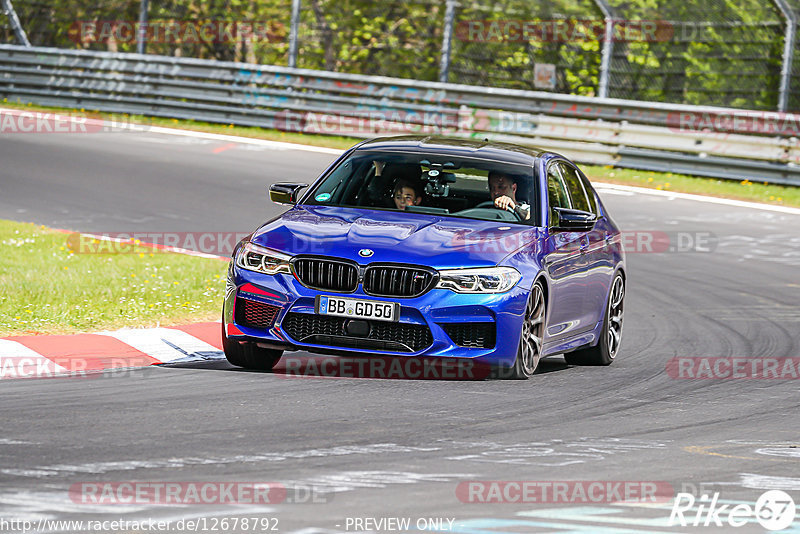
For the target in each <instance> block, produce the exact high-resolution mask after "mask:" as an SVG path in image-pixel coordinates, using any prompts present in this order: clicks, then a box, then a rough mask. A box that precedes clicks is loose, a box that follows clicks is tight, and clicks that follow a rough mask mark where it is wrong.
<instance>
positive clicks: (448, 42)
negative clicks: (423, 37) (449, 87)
mask: <svg viewBox="0 0 800 534" xmlns="http://www.w3.org/2000/svg"><path fill="white" fill-rule="evenodd" d="M455 18H456V0H447V8H446V9H445V12H444V34H443V35H442V60H441V63H440V64H439V81H440V82H442V83H447V77H448V76H449V74H450V51H451V48H452V42H453V24H454V22H455Z"/></svg>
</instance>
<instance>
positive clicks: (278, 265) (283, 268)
mask: <svg viewBox="0 0 800 534" xmlns="http://www.w3.org/2000/svg"><path fill="white" fill-rule="evenodd" d="M290 259H291V256H287V255H286V254H281V253H280V252H276V251H274V250H270V249H268V248H264V247H259V246H258V245H254V244H253V243H246V244H245V245H244V246H243V247H242V248H240V249H239V252H237V253H236V265H237V266H239V267H241V268H242V269H247V270H248V271H256V272H259V273H264V274H278V273H286V274H292V268H291V267H290V266H289V260H290Z"/></svg>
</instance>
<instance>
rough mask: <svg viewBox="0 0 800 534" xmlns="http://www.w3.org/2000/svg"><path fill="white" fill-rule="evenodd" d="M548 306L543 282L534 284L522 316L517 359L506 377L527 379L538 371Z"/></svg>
mask: <svg viewBox="0 0 800 534" xmlns="http://www.w3.org/2000/svg"><path fill="white" fill-rule="evenodd" d="M546 309H547V306H546V303H545V299H544V289H543V287H542V283H541V282H539V281H537V282H536V283H535V284H533V288H532V289H531V292H530V295H528V304H527V305H526V306H525V316H524V317H523V318H522V331H521V332H520V336H519V347H518V348H517V359H516V360H515V361H514V365H513V366H512V367H511V369H508V375H507V376H506V378H512V379H515V380H526V379H528V378H530V376H531V375H533V373H534V372H535V371H536V368H537V367H538V366H539V360H541V358H542V339H543V338H544V321H545V312H546Z"/></svg>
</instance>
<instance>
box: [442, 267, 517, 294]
mask: <svg viewBox="0 0 800 534" xmlns="http://www.w3.org/2000/svg"><path fill="white" fill-rule="evenodd" d="M520 278H522V275H521V274H519V271H517V270H516V269H514V268H512V267H487V268H480V269H449V270H447V271H439V283H438V284H437V285H436V287H437V288H440V289H450V290H451V291H455V292H456V293H505V292H506V291H508V290H509V289H511V288H512V287H514V285H515V284H516V283H517V282H519V279H520Z"/></svg>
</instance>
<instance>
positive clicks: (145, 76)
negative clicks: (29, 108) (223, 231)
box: [0, 45, 800, 185]
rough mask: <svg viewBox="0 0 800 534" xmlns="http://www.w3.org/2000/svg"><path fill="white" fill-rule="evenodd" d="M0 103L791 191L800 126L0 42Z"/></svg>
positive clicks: (796, 181) (749, 115) (745, 116)
mask: <svg viewBox="0 0 800 534" xmlns="http://www.w3.org/2000/svg"><path fill="white" fill-rule="evenodd" d="M0 98H8V99H10V100H14V101H21V102H32V103H36V104H40V105H50V106H63V107H70V108H84V109H90V110H100V111H108V112H116V113H129V114H141V115H150V116H159V117H174V118H184V119H195V120H200V121H208V122H217V123H224V124H238V125H246V126H259V127H264V128H275V129H280V130H287V131H300V132H311V133H322V134H337V135H352V136H355V137H371V136H374V135H380V134H382V133H395V134H397V133H421V132H429V133H444V134H448V135H457V136H463V137H472V138H484V137H489V138H491V139H493V140H497V141H509V142H516V143H521V144H527V145H534V146H539V147H541V148H545V149H549V150H555V151H558V152H562V153H564V154H565V155H568V156H571V157H573V158H574V159H576V160H577V161H582V162H587V163H596V164H607V165H617V166H623V167H630V168H638V169H651V170H667V171H672V172H682V173H689V174H697V175H702V176H713V177H719V178H727V179H737V180H742V179H749V180H751V181H767V182H773V183H781V184H792V185H800V146H798V139H797V137H796V136H797V135H800V115H789V114H778V113H775V112H749V111H742V110H733V109H725V108H707V107H702V108H701V107H695V106H685V105H675V104H662V103H651V102H639V101H627V100H619V99H600V98H590V97H579V96H569V95H561V94H553V93H546V92H534V91H516V90H508V89H496V88H488V87H474V86H466V85H455V84H445V83H437V82H422V81H417V80H409V79H398V78H385V77H373V76H359V75H352V74H342V73H333V72H327V71H311V70H303V69H292V68H286V67H275V66H267V65H253V64H245V63H228V62H217V61H207V60H198V59H187V58H173V57H166V56H152V55H138V54H116V53H109V52H89V51H80V50H61V49H52V48H26V47H19V46H13V45H0Z"/></svg>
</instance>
